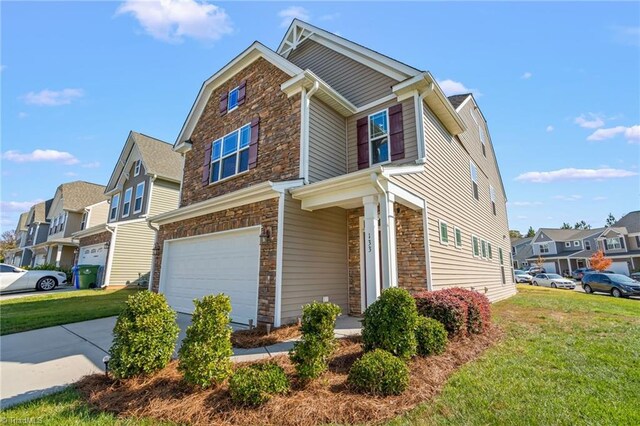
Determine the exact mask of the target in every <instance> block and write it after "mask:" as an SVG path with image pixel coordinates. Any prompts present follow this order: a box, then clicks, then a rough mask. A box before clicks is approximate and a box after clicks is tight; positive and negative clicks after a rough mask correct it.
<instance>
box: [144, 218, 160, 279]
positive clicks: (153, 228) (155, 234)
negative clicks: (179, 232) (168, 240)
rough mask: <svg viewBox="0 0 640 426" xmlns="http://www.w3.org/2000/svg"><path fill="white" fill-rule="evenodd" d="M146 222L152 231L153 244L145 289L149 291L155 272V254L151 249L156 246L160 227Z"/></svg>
mask: <svg viewBox="0 0 640 426" xmlns="http://www.w3.org/2000/svg"><path fill="white" fill-rule="evenodd" d="M146 222H147V226H148V227H149V229H151V230H152V231H153V246H152V247H151V270H150V271H149V283H148V284H147V290H149V291H151V287H152V283H153V274H154V273H155V269H156V268H155V266H156V255H155V253H154V252H153V251H154V250H155V248H156V244H158V231H160V227H157V228H155V227H154V226H153V224H152V223H151V222H149V221H148V220H147V221H146Z"/></svg>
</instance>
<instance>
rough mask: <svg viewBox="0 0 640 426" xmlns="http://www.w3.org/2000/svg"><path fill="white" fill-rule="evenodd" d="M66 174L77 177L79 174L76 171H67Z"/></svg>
mask: <svg viewBox="0 0 640 426" xmlns="http://www.w3.org/2000/svg"><path fill="white" fill-rule="evenodd" d="M64 175H65V176H68V177H75V176H78V174H77V173H76V172H66V173H65V174H64Z"/></svg>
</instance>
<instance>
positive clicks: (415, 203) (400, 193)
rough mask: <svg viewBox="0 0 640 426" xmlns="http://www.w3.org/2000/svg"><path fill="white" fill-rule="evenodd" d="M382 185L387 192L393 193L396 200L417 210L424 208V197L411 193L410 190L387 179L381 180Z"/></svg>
mask: <svg viewBox="0 0 640 426" xmlns="http://www.w3.org/2000/svg"><path fill="white" fill-rule="evenodd" d="M382 186H383V188H385V189H386V190H387V191H388V192H390V193H391V194H393V195H395V197H396V201H397V202H399V203H400V204H402V205H404V206H407V207H409V208H411V209H413V210H417V211H420V210H422V209H423V208H424V199H423V198H421V197H419V196H418V195H416V194H414V193H412V192H411V191H409V190H407V189H405V188H402V187H401V186H399V185H397V184H395V183H393V182H389V181H383V182H382Z"/></svg>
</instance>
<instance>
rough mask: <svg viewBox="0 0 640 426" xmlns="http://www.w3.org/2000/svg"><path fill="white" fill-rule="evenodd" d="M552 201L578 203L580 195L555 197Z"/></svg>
mask: <svg viewBox="0 0 640 426" xmlns="http://www.w3.org/2000/svg"><path fill="white" fill-rule="evenodd" d="M553 199H554V200H562V201H578V200H581V199H582V195H555V196H554V197H553Z"/></svg>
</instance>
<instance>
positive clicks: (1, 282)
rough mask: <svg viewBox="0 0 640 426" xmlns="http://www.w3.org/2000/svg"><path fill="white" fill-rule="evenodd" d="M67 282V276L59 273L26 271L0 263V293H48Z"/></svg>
mask: <svg viewBox="0 0 640 426" xmlns="http://www.w3.org/2000/svg"><path fill="white" fill-rule="evenodd" d="M66 282H67V274H65V273H64V272H59V271H27V270H26V269H22V268H18V267H16V266H12V265H7V264H5V263H0V292H7V291H18V290H34V289H35V290H41V291H49V290H53V289H54V288H56V286H57V285H59V284H63V283H66Z"/></svg>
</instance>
